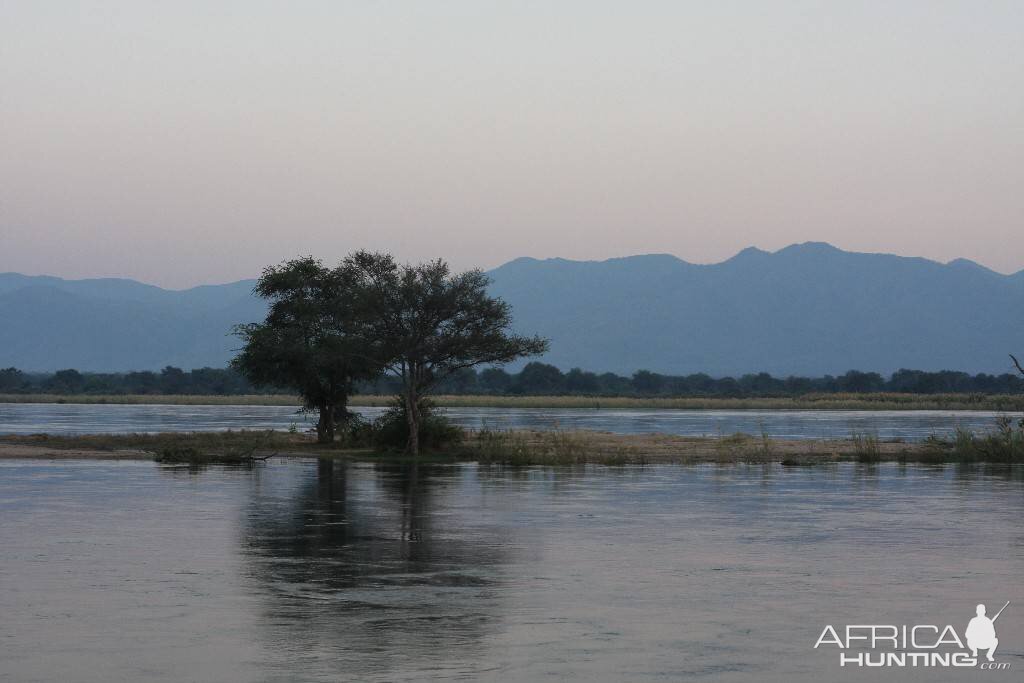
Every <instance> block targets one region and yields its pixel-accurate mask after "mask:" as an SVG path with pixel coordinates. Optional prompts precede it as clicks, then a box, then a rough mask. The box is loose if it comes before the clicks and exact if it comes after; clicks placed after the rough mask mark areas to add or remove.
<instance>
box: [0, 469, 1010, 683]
mask: <svg viewBox="0 0 1024 683" xmlns="http://www.w3.org/2000/svg"><path fill="white" fill-rule="evenodd" d="M1022 513H1024V467H1021V466H1012V467H1008V466H987V465H986V466H982V465H976V466H960V467H951V466H944V467H943V466H919V465H914V464H906V465H901V464H895V463H881V464H877V465H859V464H854V463H839V464H833V465H829V466H825V467H807V468H783V467H779V466H763V465H740V466H726V465H703V466H694V467H676V466H651V467H642V468H641V467H624V468H604V467H595V466H586V467H578V468H566V469H553V468H522V469H509V468H501V467H477V466H471V465H459V466H451V467H425V466H421V467H419V468H414V467H409V466H368V465H352V464H345V463H343V462H340V461H339V462H318V461H315V460H301V461H300V460H284V459H275V460H271V461H269V462H267V463H266V464H265V465H263V466H259V467H256V468H254V469H251V470H238V469H230V468H223V467H210V468H209V469H207V470H204V471H202V472H200V473H190V472H189V471H188V470H187V469H176V468H162V467H158V466H155V465H153V464H152V463H142V462H135V463H132V462H90V461H82V462H44V461H21V462H19V461H0V548H2V549H3V552H0V615H2V618H0V643H2V646H0V680H8V679H9V680H12V681H19V683H20V682H21V681H65V680H73V681H80V682H82V683H106V682H107V681H111V680H130V681H160V682H163V681H167V682H171V681H181V680H201V681H225V682H234V681H260V682H276V681H338V680H346V681H347V680H353V681H392V680H410V681H412V680H415V681H419V680H425V679H431V680H436V679H441V680H473V681H476V680H489V681H502V682H503V683H504V682H505V681H539V680H549V681H554V680H559V681H560V680H568V679H575V680H586V681H623V680H629V681H633V680H648V679H657V680H713V681H730V682H733V681H736V682H739V683H766V682H769V683H791V682H793V681H822V680H827V681H855V682H856V683H862V682H863V681H878V680H900V681H904V680H910V681H928V682H929V683H934V682H935V681H959V680H964V677H963V675H962V672H960V671H946V670H937V669H932V668H929V669H927V670H926V669H918V670H905V671H899V672H896V673H897V674H898V675H893V672H892V671H865V670H852V669H849V668H847V669H841V668H839V666H838V663H837V660H836V656H835V654H836V653H835V652H834V651H832V652H824V651H821V650H814V649H813V647H812V645H813V643H814V641H815V639H816V638H817V637H818V635H819V633H820V628H821V626H822V625H823V624H831V623H835V624H858V623H859V624H870V623H893V624H915V623H936V622H937V623H947V622H949V623H954V624H961V625H962V624H963V623H965V619H966V618H967V617H969V616H971V615H972V614H973V611H974V605H976V604H977V603H978V602H984V603H986V604H1000V605H1001V604H1003V602H1005V601H1007V600H1009V601H1011V605H1021V604H1024V587H1022V584H1021V582H1020V580H1019V579H1020V576H1021V574H1022V572H1024V532H1022V531H1021V525H1020V519H1021V515H1022ZM999 637H1000V640H1001V644H1000V650H999V654H998V655H997V657H998V658H1003V659H1004V661H1008V662H1011V663H1012V664H1013V670H1017V669H1018V668H1020V667H1021V666H1024V645H1022V644H1024V610H1016V609H1015V608H1012V607H1011V608H1010V609H1008V610H1007V611H1006V613H1005V614H1004V615H1003V616H1002V617H1001V618H1000V621H999Z"/></svg>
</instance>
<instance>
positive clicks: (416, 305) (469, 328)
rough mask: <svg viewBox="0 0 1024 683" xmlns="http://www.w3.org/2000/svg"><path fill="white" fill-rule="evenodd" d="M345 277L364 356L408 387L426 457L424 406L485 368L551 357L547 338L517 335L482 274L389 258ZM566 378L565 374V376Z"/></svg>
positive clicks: (365, 256)
mask: <svg viewBox="0 0 1024 683" xmlns="http://www.w3.org/2000/svg"><path fill="white" fill-rule="evenodd" d="M342 267H343V269H345V270H346V271H348V272H352V273H353V274H354V275H353V277H354V278H355V279H356V280H357V281H358V284H357V285H356V286H355V287H354V289H355V290H356V291H358V293H359V294H358V300H359V302H360V304H361V307H362V312H363V316H362V320H364V321H365V331H364V351H363V352H364V353H365V354H366V355H367V356H369V357H371V358H374V359H376V361H377V362H378V363H379V365H380V367H382V368H384V369H385V370H386V371H387V372H389V373H390V374H391V375H393V376H394V377H396V378H398V379H399V380H400V382H401V389H400V396H401V399H402V406H403V410H404V415H405V418H406V421H407V422H408V432H407V434H408V444H407V446H406V448H407V450H408V452H409V453H410V454H412V455H416V454H417V453H418V452H419V448H420V443H419V435H420V421H421V420H422V419H423V418H425V417H426V415H425V414H423V413H421V411H422V409H423V406H424V399H425V398H426V397H427V396H428V395H430V393H432V392H433V391H435V390H436V389H437V387H438V385H439V384H440V383H441V382H444V381H456V379H457V378H459V377H462V378H466V377H468V375H466V373H465V371H466V370H468V369H470V368H473V367H476V366H478V365H501V364H504V363H510V362H512V361H514V360H517V359H518V358H522V357H524V356H533V355H539V354H541V353H544V352H545V351H546V350H547V348H548V344H547V341H546V340H544V339H541V338H540V337H522V336H519V335H515V334H512V333H511V332H510V331H509V330H510V328H511V325H512V312H511V308H510V307H509V305H508V304H507V303H505V302H504V301H502V300H501V299H498V298H495V297H492V296H490V295H489V294H488V293H487V286H488V284H490V281H489V280H488V278H487V276H486V275H484V273H483V271H480V270H470V271H467V272H464V273H457V274H453V273H452V272H451V271H450V270H449V268H448V264H446V263H445V262H444V261H442V260H440V259H438V260H436V261H430V262H427V263H421V264H419V265H398V264H397V263H395V261H394V259H392V258H391V257H390V256H388V255H386V254H372V253H369V252H356V253H354V254H352V255H351V256H349V257H348V258H347V259H345V262H344V264H343V266H342ZM559 374H561V373H559Z"/></svg>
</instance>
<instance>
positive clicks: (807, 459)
mask: <svg viewBox="0 0 1024 683" xmlns="http://www.w3.org/2000/svg"><path fill="white" fill-rule="evenodd" d="M274 456H281V457H324V458H339V457H341V458H351V459H357V460H366V461H381V460H393V459H395V458H401V457H402V456H400V454H399V452H398V451H397V450H394V449H383V450H382V449H374V448H368V447H358V446H354V445H352V444H344V443H341V442H338V443H334V444H319V443H316V441H315V440H314V439H313V438H312V437H310V436H308V435H304V434H296V433H288V432H273V431H263V432H255V431H228V432H193V433H163V434H92V435H82V436H50V435H46V434H36V435H31V436H3V437H0V458H95V459H108V458H134V459H153V460H157V461H158V462H165V463H184V464H189V465H208V464H215V463H219V464H251V463H254V462H256V461H259V460H264V459H267V458H269V457H274ZM422 457H423V459H425V460H428V461H435V462H436V461H441V462H480V463H493V464H503V465H579V464H603V465H627V464H635V465H645V464H659V463H680V464H690V463H723V464H728V463H778V464H781V465H784V466H803V465H818V464H824V463H829V462H837V461H858V462H862V463H874V462H882V461H898V462H921V463H964V462H990V463H993V462H994V463H1024V420H1021V421H1014V420H1011V419H1010V418H1001V419H1000V420H999V421H998V423H997V428H996V430H995V431H994V432H992V433H991V434H985V435H978V434H973V433H970V432H966V431H963V430H959V431H958V432H957V433H956V435H955V437H954V438H951V439H940V438H935V437H933V438H931V439H928V440H926V441H924V442H920V443H904V442H901V441H882V440H880V439H879V438H878V437H877V436H876V435H872V434H855V435H854V436H853V437H852V438H850V439H836V440H822V439H815V440H781V439H773V438H771V437H769V436H767V435H761V436H752V435H749V434H733V435H730V436H723V437H685V436H674V435H667V434H613V433H610V432H596V431H532V430H531V431H527V430H518V431H490V430H481V431H473V432H467V433H466V434H465V435H464V438H462V439H461V440H460V441H459V442H458V443H457V444H456V445H453V446H450V447H447V448H444V449H438V450H432V451H426V452H424V454H423V456H422Z"/></svg>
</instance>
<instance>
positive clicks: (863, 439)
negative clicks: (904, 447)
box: [850, 432, 882, 463]
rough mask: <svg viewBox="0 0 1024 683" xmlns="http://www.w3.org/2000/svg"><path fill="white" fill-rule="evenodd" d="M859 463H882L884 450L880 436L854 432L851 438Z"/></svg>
mask: <svg viewBox="0 0 1024 683" xmlns="http://www.w3.org/2000/svg"><path fill="white" fill-rule="evenodd" d="M850 441H852V442H853V452H854V456H855V457H856V459H857V462H864V463H872V462H881V460H882V448H881V444H880V442H879V441H878V434H872V433H860V432H854V433H853V435H851V437H850Z"/></svg>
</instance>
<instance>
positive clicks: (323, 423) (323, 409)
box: [316, 403, 335, 443]
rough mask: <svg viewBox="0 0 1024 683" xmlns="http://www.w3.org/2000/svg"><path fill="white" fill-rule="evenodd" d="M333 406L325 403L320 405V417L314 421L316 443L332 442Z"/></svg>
mask: <svg viewBox="0 0 1024 683" xmlns="http://www.w3.org/2000/svg"><path fill="white" fill-rule="evenodd" d="M334 425H335V422H334V406H332V405H331V404H329V403H327V404H324V405H321V406H320V419H319V420H317V423H316V441H317V443H334Z"/></svg>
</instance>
